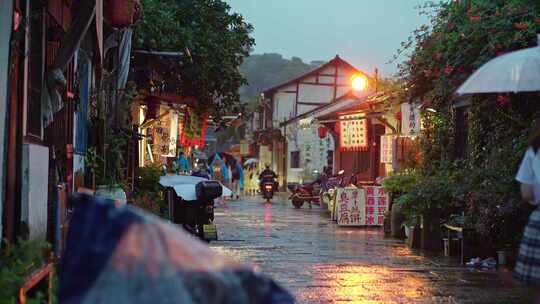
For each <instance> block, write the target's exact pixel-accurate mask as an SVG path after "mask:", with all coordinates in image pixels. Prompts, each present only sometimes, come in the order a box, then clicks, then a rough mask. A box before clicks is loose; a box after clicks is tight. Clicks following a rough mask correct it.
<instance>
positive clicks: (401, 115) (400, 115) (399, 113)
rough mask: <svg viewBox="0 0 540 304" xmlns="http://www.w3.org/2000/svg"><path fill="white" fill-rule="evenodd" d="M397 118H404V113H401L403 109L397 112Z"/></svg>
mask: <svg viewBox="0 0 540 304" xmlns="http://www.w3.org/2000/svg"><path fill="white" fill-rule="evenodd" d="M395 118H396V120H399V121H401V119H402V118H403V113H401V111H399V112H397V113H396V115H395Z"/></svg>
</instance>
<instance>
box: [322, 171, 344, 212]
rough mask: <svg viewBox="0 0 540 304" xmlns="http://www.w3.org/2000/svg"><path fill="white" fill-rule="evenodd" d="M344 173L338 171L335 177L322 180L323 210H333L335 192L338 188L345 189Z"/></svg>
mask: <svg viewBox="0 0 540 304" xmlns="http://www.w3.org/2000/svg"><path fill="white" fill-rule="evenodd" d="M345 183H346V181H345V171H344V170H340V171H339V172H338V173H337V174H336V175H334V176H331V177H327V178H325V179H324V180H323V183H322V191H321V195H320V196H321V198H320V200H321V203H322V206H321V207H322V208H323V209H328V210H330V209H331V208H333V206H332V203H333V201H334V196H335V190H336V189H337V188H339V187H345Z"/></svg>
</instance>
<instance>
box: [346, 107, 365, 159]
mask: <svg viewBox="0 0 540 304" xmlns="http://www.w3.org/2000/svg"><path fill="white" fill-rule="evenodd" d="M339 120H340V123H339V127H340V136H339V137H340V143H339V148H340V149H341V151H365V150H367V148H368V126H367V119H365V118H364V119H362V118H361V117H359V116H358V115H342V116H340V117H339Z"/></svg>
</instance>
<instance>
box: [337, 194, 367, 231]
mask: <svg viewBox="0 0 540 304" xmlns="http://www.w3.org/2000/svg"><path fill="white" fill-rule="evenodd" d="M365 206H366V195H365V192H364V189H362V188H356V187H351V188H339V189H338V192H337V197H336V206H335V207H336V213H335V216H336V218H337V223H338V225H339V226H364V225H365V222H366V214H365Z"/></svg>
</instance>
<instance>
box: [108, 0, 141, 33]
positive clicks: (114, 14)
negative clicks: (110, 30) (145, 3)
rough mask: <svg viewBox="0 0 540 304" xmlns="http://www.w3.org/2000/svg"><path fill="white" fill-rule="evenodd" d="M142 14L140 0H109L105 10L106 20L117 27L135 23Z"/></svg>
mask: <svg viewBox="0 0 540 304" xmlns="http://www.w3.org/2000/svg"><path fill="white" fill-rule="evenodd" d="M140 16H141V4H140V3H139V0H109V1H107V7H106V12H105V20H107V22H108V23H109V25H110V26H112V27H115V28H125V27H129V26H131V25H133V24H134V23H135V22H136V21H137V19H138V18H140Z"/></svg>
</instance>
